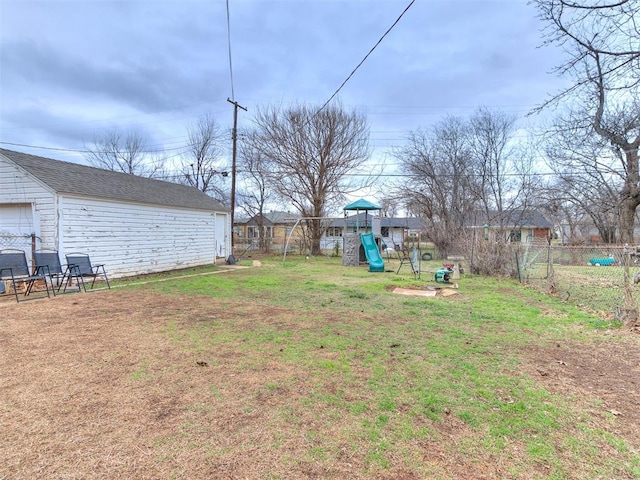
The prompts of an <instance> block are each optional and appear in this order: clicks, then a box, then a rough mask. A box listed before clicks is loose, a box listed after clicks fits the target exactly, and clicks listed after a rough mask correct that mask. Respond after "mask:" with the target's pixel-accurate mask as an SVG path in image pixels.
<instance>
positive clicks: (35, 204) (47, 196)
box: [0, 155, 58, 257]
mask: <svg viewBox="0 0 640 480" xmlns="http://www.w3.org/2000/svg"><path fill="white" fill-rule="evenodd" d="M2 207H5V208H6V210H5V211H6V212H7V217H6V218H7V219H8V218H9V217H14V214H13V213H11V212H15V209H16V208H20V209H21V210H22V211H23V212H24V210H25V209H30V210H31V212H30V214H29V215H28V216H27V215H24V216H22V218H21V221H20V225H19V230H20V232H17V231H16V228H18V226H16V225H13V227H12V226H10V225H8V224H7V225H6V228H5V226H3V225H2V224H1V223H0V232H2V231H5V230H7V231H15V232H16V233H21V234H22V233H23V234H31V233H35V234H36V235H37V237H38V238H39V239H43V241H42V243H38V248H52V249H55V248H57V241H58V237H57V228H56V196H55V194H54V193H53V192H52V191H51V190H50V189H49V188H48V187H46V186H44V185H42V184H41V183H40V182H39V181H37V180H36V179H34V178H33V177H32V176H31V175H28V174H27V173H25V172H24V171H23V170H21V169H20V168H18V167H16V166H15V165H13V164H12V163H9V162H7V161H6V160H4V157H3V156H2V155H0V208H2ZM8 222H9V221H8ZM12 223H13V222H12ZM27 230H28V231H27ZM25 250H27V255H28V256H29V257H30V253H31V252H30V249H25Z"/></svg>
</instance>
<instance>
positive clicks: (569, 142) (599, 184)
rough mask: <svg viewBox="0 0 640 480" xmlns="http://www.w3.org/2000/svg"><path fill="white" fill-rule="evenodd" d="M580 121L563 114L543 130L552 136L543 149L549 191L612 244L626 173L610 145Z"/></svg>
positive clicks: (579, 118) (573, 116)
mask: <svg viewBox="0 0 640 480" xmlns="http://www.w3.org/2000/svg"><path fill="white" fill-rule="evenodd" d="M581 122H582V123H584V119H583V118H582V116H576V115H570V114H565V116H560V115H559V116H557V117H556V118H555V120H554V123H553V124H552V125H551V126H549V127H546V128H547V130H548V131H549V132H551V133H552V134H549V135H547V139H546V142H545V145H544V150H545V154H546V158H547V165H548V166H549V167H550V168H551V170H552V171H553V172H554V174H555V175H554V176H555V179H554V182H553V183H552V184H551V185H550V186H549V190H550V192H551V193H552V194H553V195H555V196H556V198H558V199H560V200H561V201H563V202H566V203H569V204H571V205H572V206H573V208H572V210H573V215H574V218H575V217H576V216H577V217H588V218H590V219H591V222H592V223H593V225H594V226H595V227H596V228H597V229H598V232H599V234H600V237H601V239H602V240H603V241H604V242H606V243H615V242H616V241H617V239H618V237H617V235H616V230H617V228H616V226H617V225H618V224H619V212H620V202H621V197H620V191H621V189H622V185H624V183H625V177H626V172H625V171H624V169H623V168H622V165H621V164H620V162H619V157H618V156H617V155H615V152H614V151H612V149H611V146H610V144H607V143H606V142H604V141H603V139H602V138H601V137H599V136H597V135H594V134H593V132H592V131H591V130H590V129H589V128H584V126H583V125H582V124H581ZM573 238H574V240H575V239H577V238H578V237H577V236H574V237H573Z"/></svg>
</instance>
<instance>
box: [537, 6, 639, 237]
mask: <svg viewBox="0 0 640 480" xmlns="http://www.w3.org/2000/svg"><path fill="white" fill-rule="evenodd" d="M533 3H534V4H535V5H536V6H537V8H538V12H539V15H540V18H541V19H542V20H543V21H544V22H545V23H546V25H547V29H546V41H545V43H546V44H558V45H560V46H561V47H562V48H563V49H564V50H565V52H566V54H567V60H566V61H565V62H564V63H562V64H561V65H559V66H558V69H557V71H558V73H560V74H562V75H567V76H569V77H570V78H572V79H573V82H572V85H571V86H570V87H568V88H567V89H564V90H562V91H560V92H559V93H557V94H556V95H554V96H553V97H551V98H550V99H549V100H548V101H547V102H545V103H544V104H543V105H542V106H540V107H539V109H537V110H536V111H539V110H541V109H544V108H546V107H548V106H549V105H552V104H556V103H558V102H560V101H562V100H571V101H572V102H573V103H576V104H577V105H578V106H577V107H574V108H573V112H572V113H573V115H572V116H573V118H575V119H576V125H579V126H581V128H582V129H583V130H584V131H585V132H586V134H587V135H590V134H593V135H597V136H598V137H600V138H601V139H602V140H603V141H604V142H606V143H607V144H608V145H609V146H610V148H611V150H612V151H613V152H614V154H615V155H616V156H617V158H618V162H619V166H620V168H621V170H620V171H621V173H622V172H623V173H622V177H623V181H622V183H621V184H619V187H618V199H619V201H618V213H617V216H618V222H619V230H620V240H621V241H622V242H625V243H632V242H633V228H634V220H635V216H636V210H637V208H638V206H639V205H640V169H639V165H638V153H639V148H640V102H639V101H638V98H639V95H638V86H639V84H640V78H639V77H638V74H637V72H638V70H640V30H639V27H638V23H637V19H638V16H639V15H638V14H639V13H640V3H639V2H638V1H637V0H617V1H616V0H596V1H591V2H586V1H580V0H571V1H569V0H533Z"/></svg>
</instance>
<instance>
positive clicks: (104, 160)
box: [85, 130, 163, 177]
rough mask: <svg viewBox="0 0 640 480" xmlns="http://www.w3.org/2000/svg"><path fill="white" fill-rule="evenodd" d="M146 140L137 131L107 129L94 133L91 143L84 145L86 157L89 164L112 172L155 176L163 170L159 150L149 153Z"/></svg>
mask: <svg viewBox="0 0 640 480" xmlns="http://www.w3.org/2000/svg"><path fill="white" fill-rule="evenodd" d="M146 145H147V141H146V140H145V138H144V136H143V135H142V134H141V133H140V132H136V131H133V130H131V131H128V132H126V133H122V132H119V131H118V130H110V131H108V132H106V133H105V134H104V135H97V136H95V137H94V139H93V144H92V145H91V146H85V148H86V150H87V153H86V155H85V158H86V159H87V161H88V162H89V163H91V165H93V166H96V167H99V168H104V169H106V170H111V171H114V172H122V173H128V174H131V175H139V176H143V177H154V176H156V174H157V173H158V172H160V171H161V170H162V166H163V159H162V156H161V155H158V153H159V152H154V153H153V154H151V153H149V152H148V151H147V150H148V148H147V146H146Z"/></svg>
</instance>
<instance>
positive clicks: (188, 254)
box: [60, 196, 216, 277]
mask: <svg viewBox="0 0 640 480" xmlns="http://www.w3.org/2000/svg"><path fill="white" fill-rule="evenodd" d="M215 223H216V222H215V212H213V211H205V210H191V209H185V208H172V207H167V206H159V205H143V204H137V203H128V202H119V201H107V200H96V199H91V198H80V197H70V196H62V197H60V236H61V239H62V245H61V248H60V254H61V258H62V259H64V255H65V254H68V253H74V252H81V253H87V254H89V255H90V256H91V261H92V262H93V263H95V264H98V263H101V264H104V265H105V267H106V269H107V273H108V274H109V276H110V277H120V276H126V275H134V274H141V273H152V272H160V271H166V270H172V269H177V268H186V267H193V266H197V265H205V264H210V263H213V262H214V259H215V256H216V238H215V233H216V232H215V227H216V225H215Z"/></svg>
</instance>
